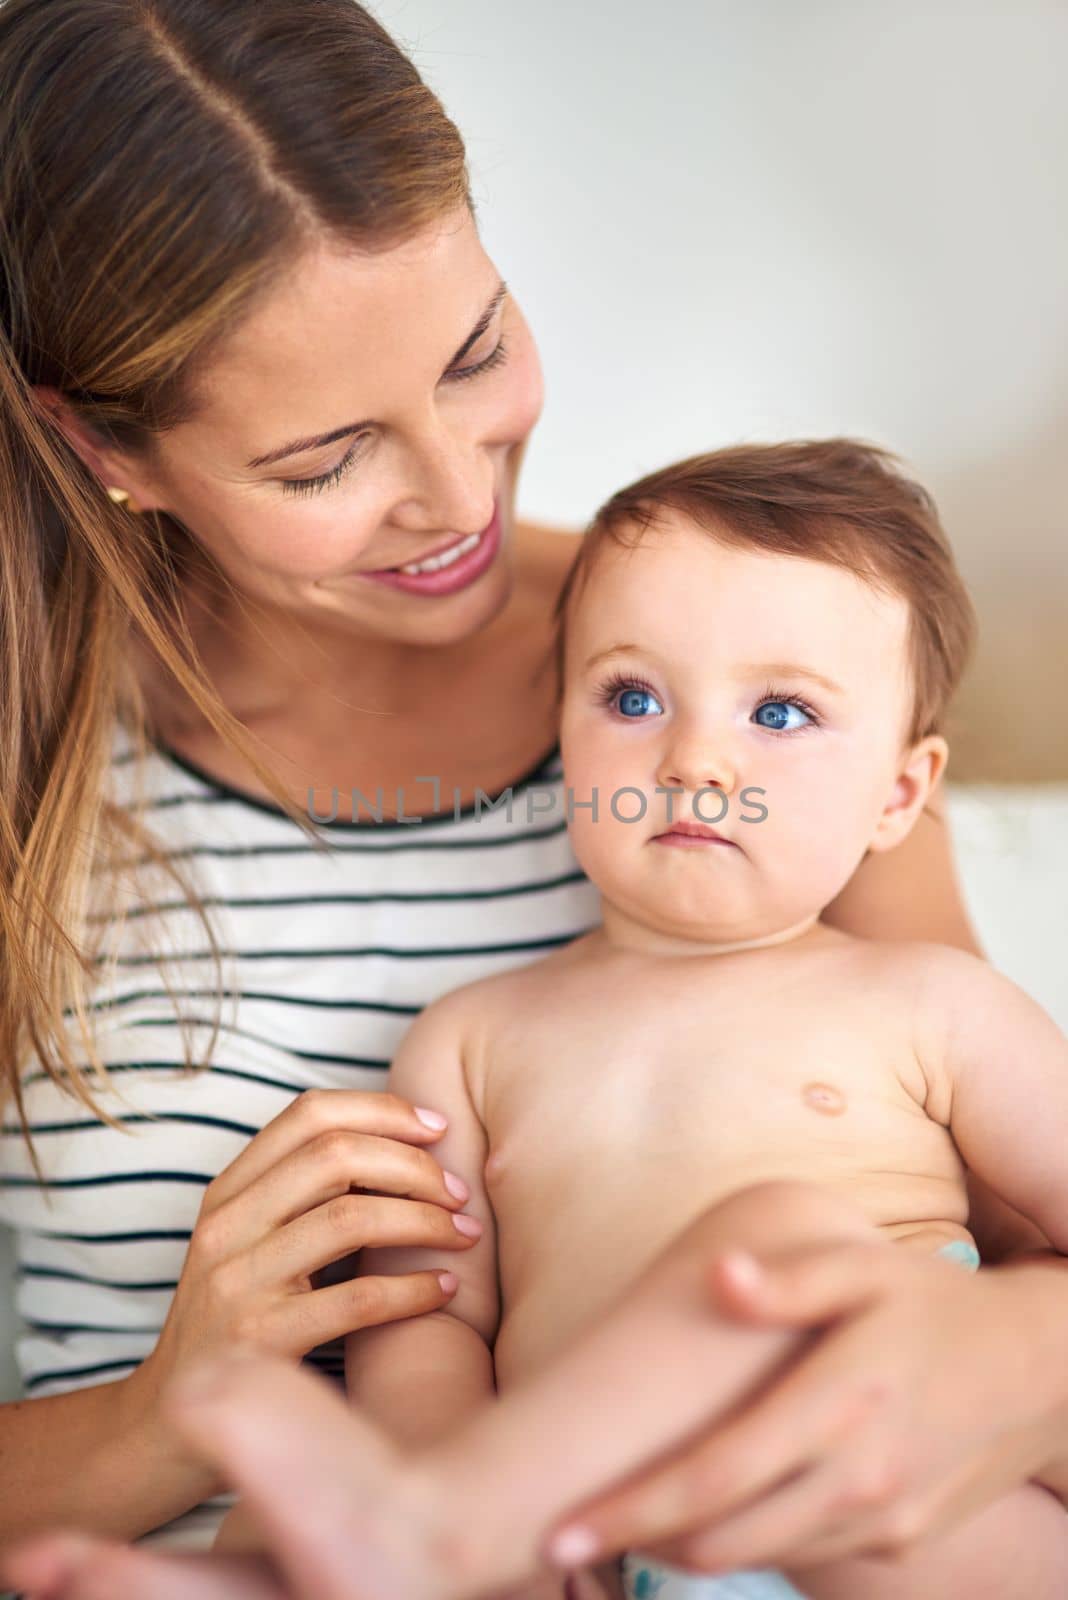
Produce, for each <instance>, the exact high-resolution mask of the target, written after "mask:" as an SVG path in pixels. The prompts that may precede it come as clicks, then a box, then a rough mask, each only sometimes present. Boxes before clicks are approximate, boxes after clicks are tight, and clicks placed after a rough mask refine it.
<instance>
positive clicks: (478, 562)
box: [359, 501, 501, 596]
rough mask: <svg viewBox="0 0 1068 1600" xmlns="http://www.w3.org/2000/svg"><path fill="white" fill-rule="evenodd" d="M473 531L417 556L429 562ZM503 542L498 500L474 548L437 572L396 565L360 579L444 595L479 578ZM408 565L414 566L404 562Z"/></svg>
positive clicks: (362, 573) (411, 591)
mask: <svg viewBox="0 0 1068 1600" xmlns="http://www.w3.org/2000/svg"><path fill="white" fill-rule="evenodd" d="M468 538H470V534H461V535H460V537H459V538H454V539H449V540H448V541H447V542H446V543H445V544H441V545H438V546H437V548H436V549H435V550H428V551H427V552H426V554H425V555H421V556H419V557H418V560H419V561H429V560H431V558H432V557H434V556H440V555H444V554H445V553H446V551H448V550H452V549H453V548H454V547H455V546H456V545H458V544H462V543H463V542H464V540H465V539H468ZM500 543H501V507H500V502H499V501H498V502H496V503H495V504H494V507H493V516H492V517H491V518H490V520H489V522H488V523H487V525H486V527H484V528H483V529H482V532H481V533H480V534H479V536H478V543H477V544H476V545H475V547H474V549H473V550H468V551H467V552H466V553H465V554H464V555H462V556H459V557H457V559H456V560H455V561H451V562H449V564H448V565H447V566H444V567H439V568H438V569H437V571H436V572H401V571H400V570H399V568H397V567H383V568H381V569H380V570H379V571H377V572H361V573H360V574H359V576H360V577H361V578H368V579H370V581H371V582H372V583H382V584H385V585H386V586H387V587H388V588H390V589H403V590H405V591H406V592H407V593H408V594H421V595H434V596H436V595H443V594H455V593H456V592H457V591H458V590H460V589H466V588H467V587H468V585H469V584H472V583H474V582H475V580H476V579H477V578H480V577H481V576H482V574H483V573H484V572H485V571H486V569H487V568H488V567H489V566H491V565H492V563H493V559H494V557H495V556H496V554H497V551H498V550H499V548H500ZM404 564H405V566H410V565H413V564H414V563H412V562H405V563H404Z"/></svg>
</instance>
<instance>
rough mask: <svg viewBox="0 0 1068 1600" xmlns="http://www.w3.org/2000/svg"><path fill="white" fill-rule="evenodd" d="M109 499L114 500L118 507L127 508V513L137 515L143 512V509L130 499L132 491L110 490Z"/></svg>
mask: <svg viewBox="0 0 1068 1600" xmlns="http://www.w3.org/2000/svg"><path fill="white" fill-rule="evenodd" d="M108 498H109V499H110V500H114V502H115V504H116V505H117V506H125V507H126V509H127V511H133V512H135V513H136V512H138V511H140V510H141V507H140V506H138V505H135V504H134V502H133V501H132V500H131V499H130V491H129V490H128V489H109V490H108Z"/></svg>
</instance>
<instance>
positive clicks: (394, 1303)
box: [265, 1272, 457, 1355]
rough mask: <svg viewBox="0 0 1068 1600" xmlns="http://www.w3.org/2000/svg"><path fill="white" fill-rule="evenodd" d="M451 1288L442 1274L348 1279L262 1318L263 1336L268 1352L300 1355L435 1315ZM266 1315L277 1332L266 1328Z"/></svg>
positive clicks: (299, 1297)
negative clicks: (357, 1334) (359, 1332)
mask: <svg viewBox="0 0 1068 1600" xmlns="http://www.w3.org/2000/svg"><path fill="white" fill-rule="evenodd" d="M456 1289H457V1280H456V1278H455V1277H454V1276H453V1275H452V1274H451V1273H445V1272H405V1273H397V1274H396V1275H395V1276H394V1275H388V1276H384V1277H379V1278H373V1277H372V1278H352V1279H349V1280H348V1281H347V1282H345V1283H339V1284H335V1285H334V1286H333V1287H331V1288H329V1289H313V1290H311V1291H310V1292H309V1293H307V1294H302V1295H294V1296H292V1297H291V1298H290V1299H289V1300H287V1301H285V1302H284V1303H283V1304H281V1305H279V1306H278V1307H277V1308H276V1309H275V1310H274V1311H273V1312H272V1313H269V1314H268V1319H267V1325H266V1327H265V1332H267V1334H268V1343H269V1345H270V1348H272V1349H283V1350H291V1351H292V1352H293V1353H294V1354H295V1355H296V1354H303V1353H304V1352H306V1351H307V1350H314V1349H315V1347H316V1346H317V1345H320V1344H326V1343H327V1342H328V1341H329V1340H331V1339H340V1338H343V1337H344V1335H345V1334H346V1333H354V1332H355V1331H356V1330H357V1329H358V1328H373V1327H377V1326H378V1325H379V1324H380V1323H383V1322H397V1321H399V1320H400V1319H401V1318H402V1317H419V1316H422V1315H423V1313H424V1312H427V1311H439V1310H440V1309H441V1307H442V1306H444V1305H447V1304H448V1302H449V1301H450V1300H451V1299H452V1297H453V1295H454V1294H455V1293H456ZM272 1316H273V1317H275V1318H277V1327H274V1326H271V1320H270V1319H271V1317H272Z"/></svg>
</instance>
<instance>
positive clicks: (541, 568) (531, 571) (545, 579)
mask: <svg viewBox="0 0 1068 1600" xmlns="http://www.w3.org/2000/svg"><path fill="white" fill-rule="evenodd" d="M581 543H582V532H581V529H578V528H561V527H557V526H554V525H553V524H551V523H547V522H532V521H530V520H529V519H526V518H524V519H523V520H522V521H520V522H517V523H516V549H517V553H518V557H519V564H520V569H521V571H522V572H523V573H524V574H525V576H526V577H527V578H528V580H529V581H531V582H532V583H533V584H536V585H538V586H541V587H543V588H544V589H545V590H546V591H547V592H548V591H551V592H552V596H553V598H554V599H555V597H556V595H557V594H558V593H559V591H560V586H561V585H562V583H563V581H564V579H565V578H566V577H567V574H568V572H569V571H570V569H571V564H572V562H573V561H574V559H575V556H576V554H577V553H578V548H579V545H580V544H581Z"/></svg>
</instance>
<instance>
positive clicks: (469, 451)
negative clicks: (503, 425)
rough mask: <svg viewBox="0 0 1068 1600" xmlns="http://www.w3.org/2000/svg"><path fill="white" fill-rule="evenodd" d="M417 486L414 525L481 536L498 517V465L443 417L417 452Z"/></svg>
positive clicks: (412, 501) (410, 504) (411, 503)
mask: <svg viewBox="0 0 1068 1600" xmlns="http://www.w3.org/2000/svg"><path fill="white" fill-rule="evenodd" d="M413 460H414V466H415V476H416V486H415V489H414V492H413V493H412V494H411V496H410V497H409V499H408V501H407V508H408V516H407V518H402V520H407V521H409V523H412V522H415V521H418V523H419V526H420V527H421V528H447V529H448V530H449V531H450V532H452V533H481V532H482V529H483V528H484V527H485V526H486V524H487V523H488V522H489V520H490V518H491V517H492V516H493V502H494V496H495V493H496V490H497V484H496V481H495V475H494V469H493V461H492V458H491V457H490V456H489V455H488V454H487V453H486V450H485V449H484V447H483V446H482V445H479V444H476V443H474V442H473V441H472V440H471V439H469V438H466V437H464V435H463V434H461V433H460V432H459V430H455V431H454V430H450V429H449V428H447V427H446V426H445V425H444V423H443V422H442V421H441V420H440V419H438V421H437V422H436V424H435V425H434V426H433V427H432V428H430V429H428V430H427V432H426V433H424V434H423V436H422V437H421V438H420V440H419V441H418V445H417V448H416V450H415V451H414V452H413Z"/></svg>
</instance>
